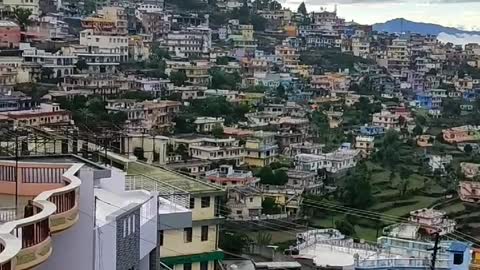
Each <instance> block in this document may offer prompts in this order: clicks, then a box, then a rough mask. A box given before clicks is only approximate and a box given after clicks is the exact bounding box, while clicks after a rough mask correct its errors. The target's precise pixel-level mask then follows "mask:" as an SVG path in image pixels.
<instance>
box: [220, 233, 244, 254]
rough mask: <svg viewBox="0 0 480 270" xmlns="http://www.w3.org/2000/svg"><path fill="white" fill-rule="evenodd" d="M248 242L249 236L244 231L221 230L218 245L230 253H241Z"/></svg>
mask: <svg viewBox="0 0 480 270" xmlns="http://www.w3.org/2000/svg"><path fill="white" fill-rule="evenodd" d="M250 242H251V240H250V238H248V236H247V235H246V234H244V233H241V232H226V231H222V233H221V234H220V239H219V246H220V248H221V249H223V250H225V251H228V252H231V253H243V251H244V249H245V248H246V247H247V246H248V244H249V243H250Z"/></svg>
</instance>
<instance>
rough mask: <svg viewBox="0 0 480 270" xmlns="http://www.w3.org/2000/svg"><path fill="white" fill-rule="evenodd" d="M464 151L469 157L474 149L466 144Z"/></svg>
mask: <svg viewBox="0 0 480 270" xmlns="http://www.w3.org/2000/svg"><path fill="white" fill-rule="evenodd" d="M463 151H465V153H466V154H467V155H470V154H471V153H472V151H473V147H472V146H471V145H470V144H466V145H465V146H464V147H463Z"/></svg>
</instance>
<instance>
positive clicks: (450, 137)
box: [442, 126, 480, 144]
mask: <svg viewBox="0 0 480 270" xmlns="http://www.w3.org/2000/svg"><path fill="white" fill-rule="evenodd" d="M442 134H443V139H444V140H445V141H446V142H448V143H452V144H453V143H461V142H473V141H478V140H480V127H478V126H460V127H453V128H449V129H444V130H442Z"/></svg>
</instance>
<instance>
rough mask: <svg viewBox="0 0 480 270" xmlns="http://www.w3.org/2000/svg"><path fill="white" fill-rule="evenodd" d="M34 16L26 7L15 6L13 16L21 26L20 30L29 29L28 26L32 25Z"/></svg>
mask: <svg viewBox="0 0 480 270" xmlns="http://www.w3.org/2000/svg"><path fill="white" fill-rule="evenodd" d="M30 16H32V11H31V10H30V9H25V8H14V9H13V18H14V19H15V21H16V22H17V23H18V25H19V26H20V30H22V31H27V27H28V26H29V25H30V23H31V20H30Z"/></svg>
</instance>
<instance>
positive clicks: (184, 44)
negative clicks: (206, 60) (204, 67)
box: [164, 26, 212, 58]
mask: <svg viewBox="0 0 480 270" xmlns="http://www.w3.org/2000/svg"><path fill="white" fill-rule="evenodd" d="M164 46H165V47H167V48H168V51H169V52H170V53H171V54H173V55H175V56H177V57H183V58H189V57H208V56H209V52H210V49H211V47H212V30H211V29H210V28H208V27H205V26H198V27H188V28H185V29H182V30H180V31H170V32H169V33H168V34H167V35H166V37H165V42H164Z"/></svg>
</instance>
